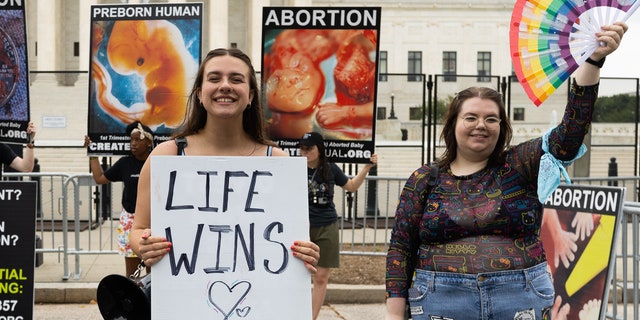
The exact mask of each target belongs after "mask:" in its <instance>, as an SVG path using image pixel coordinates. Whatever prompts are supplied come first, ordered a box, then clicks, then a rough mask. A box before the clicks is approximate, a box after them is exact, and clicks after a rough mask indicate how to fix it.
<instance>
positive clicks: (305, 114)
mask: <svg viewBox="0 0 640 320" xmlns="http://www.w3.org/2000/svg"><path fill="white" fill-rule="evenodd" d="M380 14H381V9H380V7H366V8H349V7H340V8H338V7H330V8H322V7H295V8H292V7H265V8H263V12H262V15H263V17H262V23H263V25H262V28H263V29H262V44H263V46H262V56H263V59H262V91H263V97H264V103H263V105H264V106H266V112H265V113H266V116H267V118H268V119H269V122H268V128H269V135H270V137H271V138H272V139H274V140H275V141H276V142H278V144H279V146H280V147H281V148H282V149H284V150H287V151H289V153H290V154H291V155H298V149H297V148H298V141H299V140H300V138H301V137H302V135H303V134H305V133H307V132H310V131H315V132H318V133H320V134H321V135H322V136H323V137H324V139H325V146H326V153H327V157H328V158H329V160H330V161H332V162H353V163H366V162H369V158H370V157H371V154H372V153H373V151H374V146H375V141H374V139H375V134H374V133H375V110H376V96H377V89H378V87H377V81H376V80H377V79H376V75H377V74H378V53H379V46H380V45H379V36H380V18H381V17H380Z"/></svg>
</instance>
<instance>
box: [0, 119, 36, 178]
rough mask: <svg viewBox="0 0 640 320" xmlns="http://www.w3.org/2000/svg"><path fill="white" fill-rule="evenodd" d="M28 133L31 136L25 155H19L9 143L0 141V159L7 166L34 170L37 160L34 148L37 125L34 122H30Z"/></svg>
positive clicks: (26, 170) (19, 169)
mask: <svg viewBox="0 0 640 320" xmlns="http://www.w3.org/2000/svg"><path fill="white" fill-rule="evenodd" d="M27 135H28V136H29V143H27V144H26V147H27V149H26V150H25V151H24V154H23V157H20V156H18V155H17V154H16V153H15V152H14V151H13V149H11V147H9V146H8V145H7V144H4V143H0V160H1V161H2V163H3V164H4V165H5V166H9V167H11V168H13V169H14V170H17V171H20V172H31V171H33V166H34V160H35V152H34V150H33V148H34V146H35V145H34V142H35V140H34V139H35V136H36V126H35V125H34V124H33V122H29V125H28V126H27ZM0 177H2V171H0Z"/></svg>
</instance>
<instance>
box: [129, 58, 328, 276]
mask: <svg viewBox="0 0 640 320" xmlns="http://www.w3.org/2000/svg"><path fill="white" fill-rule="evenodd" d="M187 104H188V105H187V113H186V117H185V120H184V123H183V124H182V126H181V127H179V128H178V129H176V131H175V133H174V139H172V140H169V141H165V142H163V143H161V144H159V145H158V146H157V147H156V148H155V149H154V150H153V152H152V153H151V156H152V157H153V156H156V155H174V156H175V155H176V154H177V153H178V145H177V139H182V138H185V139H186V146H185V148H184V149H183V150H182V152H181V154H182V155H188V156H244V157H254V156H288V153H286V152H284V151H283V150H281V149H279V148H277V147H275V144H274V143H273V142H271V141H270V140H269V139H267V136H266V133H265V128H264V119H263V110H262V105H261V102H260V93H259V92H258V82H257V80H256V74H255V70H254V68H253V65H252V64H251V60H250V58H249V57H248V56H247V55H246V54H245V53H244V52H242V51H240V50H238V49H234V48H231V49H223V48H220V49H215V50H212V51H210V52H209V53H208V54H207V56H206V57H205V58H204V60H203V62H202V63H201V65H200V67H199V68H198V73H197V74H196V77H195V81H194V83H193V86H192V89H191V92H190V94H189V99H188V102H187ZM150 187H151V185H150V163H149V162H147V163H146V164H145V165H144V166H143V167H142V171H141V172H140V181H139V184H138V201H137V203H136V211H135V212H136V219H135V221H134V225H133V230H132V232H131V239H132V241H131V246H132V248H133V250H134V252H136V253H137V254H138V256H139V257H141V258H142V259H143V261H144V263H145V265H147V266H152V265H154V264H155V263H157V262H158V261H159V260H160V259H162V258H163V257H164V256H165V254H166V253H167V252H168V250H169V249H170V247H171V245H172V244H171V243H170V242H168V241H167V240H166V239H165V238H164V237H163V236H152V235H151V229H150V227H151V198H150V196H151V195H150ZM291 251H292V254H293V256H294V257H296V258H299V259H300V260H302V261H303V262H304V265H305V267H306V268H307V270H309V271H310V272H312V273H313V272H315V271H316V267H315V266H316V264H317V261H318V259H319V257H320V253H319V249H318V246H316V245H315V244H314V243H313V242H310V241H302V240H301V241H296V242H295V243H294V244H292V246H291Z"/></svg>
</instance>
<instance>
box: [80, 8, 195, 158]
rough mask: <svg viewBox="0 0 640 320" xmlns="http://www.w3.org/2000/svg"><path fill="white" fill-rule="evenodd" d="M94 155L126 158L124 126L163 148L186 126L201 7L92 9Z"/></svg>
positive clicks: (90, 122) (91, 125)
mask: <svg viewBox="0 0 640 320" xmlns="http://www.w3.org/2000/svg"><path fill="white" fill-rule="evenodd" d="M91 26H92V28H91V53H90V64H91V65H90V73H89V81H90V86H89V119H88V134H89V137H90V138H91V141H92V144H91V145H90V146H89V149H88V153H89V154H91V155H127V154H129V153H130V151H129V140H130V137H129V136H128V135H127V134H126V133H125V128H126V127H127V125H128V124H130V123H133V122H135V121H140V122H142V123H143V124H144V125H146V126H148V127H150V128H151V129H152V130H153V131H154V140H155V142H156V144H157V143H159V142H162V141H166V140H168V139H169V137H170V136H171V133H172V130H173V129H174V128H176V127H177V126H179V125H180V124H181V123H182V120H183V119H184V115H185V110H186V105H187V97H188V96H189V91H190V89H191V86H192V85H193V80H194V79H195V76H196V72H197V70H198V64H199V62H200V52H201V43H202V36H201V30H202V3H179V4H178V3H176V4H139V5H130V4H123V5H94V6H91Z"/></svg>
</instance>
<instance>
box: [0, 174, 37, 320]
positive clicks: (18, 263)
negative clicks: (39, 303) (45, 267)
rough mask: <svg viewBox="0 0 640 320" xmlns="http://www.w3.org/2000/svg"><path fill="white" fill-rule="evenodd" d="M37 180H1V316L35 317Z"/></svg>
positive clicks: (10, 317) (0, 317)
mask: <svg viewBox="0 0 640 320" xmlns="http://www.w3.org/2000/svg"><path fill="white" fill-rule="evenodd" d="M36 190H37V184H36V182H34V181H11V182H9V181H0V257H2V259H0V319H16V320H18V319H33V301H34V300H33V299H34V287H33V280H34V279H33V277H34V268H35V250H36Z"/></svg>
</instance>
